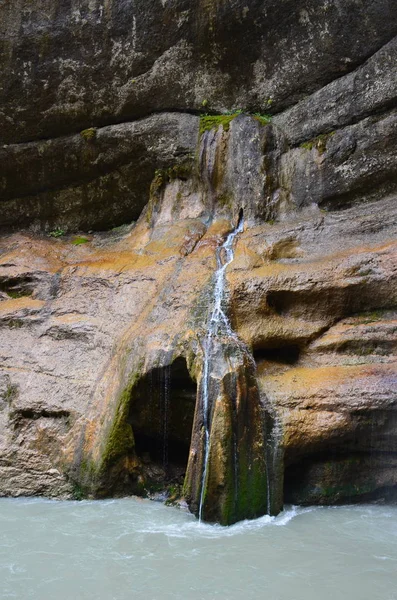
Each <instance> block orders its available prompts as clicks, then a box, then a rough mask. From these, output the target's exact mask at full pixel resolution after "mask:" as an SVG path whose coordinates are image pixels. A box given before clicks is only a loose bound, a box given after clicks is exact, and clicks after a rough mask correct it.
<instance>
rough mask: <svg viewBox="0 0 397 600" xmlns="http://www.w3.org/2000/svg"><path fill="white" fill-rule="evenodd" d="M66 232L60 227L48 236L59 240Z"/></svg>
mask: <svg viewBox="0 0 397 600" xmlns="http://www.w3.org/2000/svg"><path fill="white" fill-rule="evenodd" d="M65 233H66V231H65V230H64V229H62V227H56V228H55V229H53V230H52V231H50V232H49V234H48V235H49V236H50V237H53V238H60V237H62V236H63V235H65Z"/></svg>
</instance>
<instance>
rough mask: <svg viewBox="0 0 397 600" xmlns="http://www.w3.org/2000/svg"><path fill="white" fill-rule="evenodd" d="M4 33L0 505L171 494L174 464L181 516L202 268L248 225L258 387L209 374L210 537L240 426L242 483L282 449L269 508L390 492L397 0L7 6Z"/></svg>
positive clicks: (196, 378) (240, 278)
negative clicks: (261, 423) (257, 411)
mask: <svg viewBox="0 0 397 600" xmlns="http://www.w3.org/2000/svg"><path fill="white" fill-rule="evenodd" d="M0 24H1V25H0V28H1V31H0V33H1V37H0V67H1V71H2V78H1V82H0V137H1V141H2V143H1V146H0V229H1V230H2V232H3V234H2V236H1V238H0V332H1V338H0V339H1V345H0V494H3V495H5V494H8V495H21V494H47V495H54V496H66V497H71V496H72V495H75V496H76V495H80V494H81V493H92V494H94V495H104V494H112V493H126V492H127V493H131V492H133V493H140V494H145V493H147V492H148V491H150V490H153V488H155V487H156V486H157V487H158V486H161V485H165V483H167V484H169V483H172V484H173V485H176V486H177V488H178V490H179V488H180V486H181V483H182V479H183V475H184V473H185V471H186V467H187V463H189V469H190V472H194V473H196V474H195V475H194V477H192V478H191V479H189V477H188V478H187V479H186V480H185V494H186V497H187V498H188V500H189V502H190V504H191V506H192V508H193V510H195V511H196V512H197V493H198V491H197V489H196V488H197V487H198V483H200V482H199V475H197V473H199V474H200V472H201V470H200V469H201V468H202V460H203V456H202V437H200V436H202V429H201V424H202V423H201V421H200V415H199V414H198V412H197V411H199V408H197V407H196V416H194V414H193V412H194V411H193V404H194V397H195V394H196V393H197V389H199V388H200V381H201V377H202V360H203V351H202V340H203V336H204V335H205V330H206V329H205V328H206V324H207V317H208V311H209V303H210V299H211V289H212V288H211V286H212V285H213V274H214V270H215V268H216V260H215V259H216V249H217V247H218V246H219V245H220V244H221V243H222V241H223V240H224V238H225V235H226V234H227V233H228V232H229V231H230V230H231V229H232V228H233V227H234V226H235V225H236V223H237V220H238V219H239V217H241V216H242V215H243V216H244V221H245V229H244V232H243V233H241V235H240V236H239V238H238V240H237V244H236V249H235V259H234V261H233V263H232V264H231V265H230V266H229V267H228V270H227V297H226V299H225V301H226V305H227V309H228V311H229V316H230V318H231V321H232V326H233V329H234V331H235V335H236V336H238V340H239V344H242V343H244V344H245V346H244V348H245V351H246V352H247V353H248V354H247V356H248V355H249V356H251V358H252V360H253V361H255V365H256V374H253V373H254V370H253V366H254V362H252V360H251V361H249V367H248V366H247V368H246V369H245V375H246V376H247V377H246V378H244V373H242V371H244V368H243V366H242V365H243V363H244V361H242V360H240V359H241V356H240V357H239V360H240V362H239V361H238V360H237V359H236V357H235V356H234V355H233V352H231V351H230V355H229V356H228V359H227V360H225V361H224V362H223V363H222V365H221V364H220V365H219V373H218V376H217V379H216V382H215V383H214V384H213V389H214V390H215V389H216V394H215V393H214V398H215V396H216V402H215V400H214V413H213V414H214V415H215V418H214V432H218V433H217V436H215V437H216V439H215V440H214V442H213V450H212V454H211V464H212V465H213V470H212V475H211V477H212V484H211V485H212V488H211V489H210V491H209V494H210V496H211V497H212V498H215V497H217V498H220V499H222V500H221V501H220V503H219V506H215V507H214V511H213V512H212V515H211V517H210V518H214V519H217V518H219V519H221V520H222V519H223V517H222V516H221V517H219V515H221V514H226V513H222V511H223V509H225V510H226V509H228V507H229V508H230V506H231V503H230V493H231V492H230V490H231V488H232V487H233V486H231V484H230V482H231V480H232V479H230V478H228V477H227V468H228V461H229V458H228V457H229V456H230V453H231V451H232V450H231V448H232V447H231V446H230V439H231V438H230V435H231V432H232V431H234V433H233V435H234V434H235V432H236V431H237V430H238V431H241V432H243V433H241V439H242V440H243V444H242V447H243V448H246V447H247V445H248V446H250V444H251V447H252V452H251V454H250V453H248V454H250V457H249V459H247V460H248V462H247V464H248V465H250V468H251V467H252V465H253V464H254V463H255V460H256V458H255V457H257V456H259V454H260V453H261V452H263V453H268V451H269V447H270V446H272V452H273V454H272V461H270V462H271V463H272V464H271V466H269V465H268V467H267V472H268V474H269V476H271V477H272V478H273V485H274V486H275V487H273V490H275V492H274V493H275V496H277V498H276V500H277V499H278V500H280V499H281V500H282V496H283V492H282V489H281V488H282V485H283V482H284V484H285V493H284V498H285V499H287V500H288V501H292V502H303V503H310V502H316V503H333V502H338V501H351V500H356V499H369V498H376V497H384V498H389V497H390V496H391V495H392V494H394V495H395V490H396V488H397V475H396V468H395V467H396V457H397V421H396V403H397V396H396V389H397V386H396V377H395V373H396V361H397V358H396V331H397V330H396V307H397V297H396V290H397V271H396V263H397V261H396V233H397V219H396V198H397V145H396V144H397V119H396V114H397V113H396V107H397V104H396V89H397V85H396V84H397V82H396V69H395V64H396V58H397V53H396V50H397V44H396V39H397V37H396V35H397V10H396V8H395V2H394V0H376V1H374V2H371V3H369V2H365V1H364V0H345V1H343V2H342V1H338V2H329V0H300V1H299V2H297V1H296V0H294V1H292V0H277V1H276V0H266V1H265V0H262V1H259V0H251V1H250V2H240V1H239V0H196V1H195V2H188V1H186V0H168V1H164V0H150V1H149V0H111V1H109V2H106V3H105V2H101V1H100V0H94V1H92V0H90V2H88V1H86V0H73V1H71V2H66V1H64V0H57V1H51V2H49V1H46V0H42V1H40V0H34V1H28V0H18V1H17V2H10V1H8V0H6V1H5V2H2V3H1V5H0ZM227 111H231V112H233V111H234V113H233V114H229V115H226V114H224V113H226V112H227ZM203 112H206V113H209V115H210V116H212V117H213V119H214V120H213V122H212V124H211V125H210V126H207V125H208V121H203V120H202V117H200V113H203ZM241 112H242V113H243V114H241ZM256 112H258V113H261V114H260V115H254V114H253V113H256ZM269 112H270V113H272V114H273V117H272V119H271V121H270V122H269V119H267V118H263V115H264V113H269ZM220 113H222V114H220ZM131 221H137V223H136V224H135V225H124V226H123V227H121V228H119V229H118V230H112V231H109V232H108V233H104V232H102V233H100V232H98V230H101V229H103V230H110V229H112V228H113V227H114V226H116V225H121V224H123V223H131ZM21 228H22V231H19V230H20V229H21ZM78 230H84V232H85V233H82V232H81V231H80V236H83V237H80V238H79V237H76V235H77V234H76V235H73V234H72V232H74V231H78ZM94 231H95V233H93V232H94ZM46 232H47V234H48V232H51V233H52V235H53V236H54V235H59V236H60V239H54V238H53V239H51V238H50V237H48V235H46ZM87 232H88V233H87ZM75 244H76V245H75ZM226 305H225V307H226ZM225 310H226V308H225ZM236 339H237V338H236ZM244 364H245V363H244ZM233 365H234V366H233ZM236 365H237V366H236ZM221 367H222V369H221ZM248 375H249V376H248ZM161 378H162V379H161ZM167 378H169V382H170V383H171V384H172V385H171V388H172V389H173V391H171V396H170V397H169V400H170V407H171V408H170V410H171V416H170V419H171V420H170V429H169V433H170V448H169V456H170V465H169V467H167V468H168V471H167V469H166V468H165V467H164V464H163V462H162V461H163V459H162V456H163V455H162V453H163V446H162V444H163V441H164V435H165V434H164V429H163V427H164V413H163V412H161V411H164V406H163V404H162V402H163V400H162V398H163V397H162V395H161V394H162V393H163V392H161V389H163V388H164V381H166V380H167V381H168V379H167ZM254 380H255V381H254ZM159 382H160V383H159ZM161 382H162V383H161ZM230 382H232V383H233V386H234V387H233V386H232V385H231V383H230ZM161 386H163V387H161ZM232 388H233V389H234V390H238V393H237V394H236V398H235V403H239V402H240V405H239V406H243V407H247V411H249V410H250V407H252V406H253V405H252V404H251V403H250V402H249V399H250V398H253V397H254V396H255V394H259V397H260V403H261V407H262V409H263V412H264V414H266V419H267V421H268V424H269V427H268V431H267V433H266V435H267V437H266V436H265V437H266V440H265V439H264V444H263V448H262V446H261V444H260V443H259V442H258V438H257V436H256V434H257V433H258V432H257V431H256V432H255V431H252V430H251V431H250V432H248V433H247V431H246V429H244V423H243V424H241V423H239V424H238V427H240V429H238V427H237V425H236V423H234V422H233V418H234V417H233V414H234V413H233V402H230V399H231V395H232V394H231V392H230V389H232ZM153 390H155V391H154V392H153ZM159 390H160V391H159ZM255 398H256V399H257V398H258V396H255ZM184 404H186V413H184V414H183V417H182V416H181V415H180V412H181V411H183V406H184ZM173 406H174V413H173V415H172V407H173ZM176 407H177V408H176ZM181 407H182V408H181ZM244 410H245V409H244ZM237 412H238V411H237ZM237 412H236V414H237ZM239 414H240V413H239ZM247 414H248V413H247ZM151 415H152V416H153V419H151ZM197 415H198V416H197ZM194 419H196V420H194ZM236 427H237V429H236ZM192 428H193V429H194V431H193V433H194V436H193V437H194V440H195V442H194V444H193V445H192V446H191V447H190V448H189V443H188V442H187V440H189V439H190V433H191V429H192ZM187 430H188V431H187ZM229 434H230V435H229ZM254 434H255V435H254ZM239 435H240V434H239ZM250 436H251V437H250ZM255 436H256V437H255ZM220 440H223V441H222V442H221V441H220ZM250 440H251V441H250ZM252 440H254V441H252ZM251 442H252V443H251ZM244 444H245V445H244ZM261 456H262V454H261ZM171 457H172V458H171ZM251 459H252V460H251ZM266 459H267V460H268V459H269V456H267V457H266ZM250 461H251V462H250ZM259 462H260V461H259ZM257 463H258V461H257ZM269 464H270V463H269ZM247 473H248V474H249V477H248V476H247ZM250 473H251V474H250ZM246 476H247V477H246ZM251 476H252V471H250V470H249V469H248V470H247V472H246V473H243V474H241V478H240V480H241V481H248V479H249V478H250V477H251ZM251 478H252V477H251ZM276 479H277V481H276V482H275V480H276ZM258 481H261V482H262V481H263V480H262V479H260V478H259V479H258ZM262 487H264V486H262ZM178 493H179V492H178ZM178 493H175V494H176V495H178ZM265 493H266V494H267V493H268V491H267V490H266V491H263V494H265ZM255 501H256V502H257V505H258V506H262V507H264V506H265V504H266V502H265V501H264V498H263V497H262V496H260V495H259V496H258V497H256V498H255ZM241 502H242V505H243V504H244V502H245V503H246V504H245V509H244V510H243V511H242V512H243V513H244V514H245V515H246V516H253V513H250V512H249V510H248V508H247V506H248V505H247V502H248V501H247V498H246V497H243V496H242V500H241ZM221 505H222V506H221ZM242 505H241V506H242ZM229 514H232V513H231V512H229ZM241 514H242V513H239V516H241ZM255 514H256V513H255ZM230 518H231V520H233V519H234V517H230ZM224 521H225V522H228V518H226V517H225V518H224Z"/></svg>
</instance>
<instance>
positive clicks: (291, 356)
mask: <svg viewBox="0 0 397 600" xmlns="http://www.w3.org/2000/svg"><path fill="white" fill-rule="evenodd" d="M300 353H301V349H300V347H299V346H298V345H297V344H285V345H283V344H280V345H270V346H265V347H263V348H255V349H254V353H253V354H254V360H255V362H256V363H258V362H263V361H269V362H275V363H279V364H282V365H294V364H296V363H297V362H298V361H299V357H300Z"/></svg>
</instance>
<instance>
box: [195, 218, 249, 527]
mask: <svg viewBox="0 0 397 600" xmlns="http://www.w3.org/2000/svg"><path fill="white" fill-rule="evenodd" d="M243 227H244V219H243V217H242V215H241V217H240V218H239V222H238V224H237V227H236V229H234V230H233V231H232V232H231V233H229V235H228V236H227V238H226V240H225V241H224V242H223V244H222V245H221V246H219V247H218V248H217V252H216V263H217V270H216V273H215V286H214V308H213V310H212V313H211V318H210V321H209V325H208V331H207V335H206V338H205V341H204V347H203V350H204V370H203V378H202V388H201V389H202V391H201V395H202V405H203V414H204V434H205V437H204V470H203V475H202V478H201V492H200V505H199V521H201V520H202V513H203V504H204V496H205V488H206V483H207V475H208V458H209V438H210V431H209V425H210V424H209V384H210V365H211V356H212V347H213V340H214V338H216V337H217V335H218V334H219V330H220V327H221V326H222V323H223V325H224V327H225V328H226V332H227V334H228V335H230V336H232V337H234V335H233V332H232V328H231V325H230V322H229V319H228V318H227V316H226V314H225V313H224V311H223V310H222V301H223V296H224V290H225V271H226V268H227V266H228V265H230V263H231V262H232V260H233V258H234V251H233V242H234V240H235V238H236V236H237V235H238V234H239V233H241V231H242V230H243ZM223 254H224V255H225V258H224V260H223ZM235 462H236V460H235Z"/></svg>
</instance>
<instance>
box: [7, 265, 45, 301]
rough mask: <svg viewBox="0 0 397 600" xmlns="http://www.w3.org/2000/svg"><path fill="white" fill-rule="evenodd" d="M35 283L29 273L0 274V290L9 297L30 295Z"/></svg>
mask: <svg viewBox="0 0 397 600" xmlns="http://www.w3.org/2000/svg"><path fill="white" fill-rule="evenodd" d="M3 266H4V265H3ZM35 283H36V281H35V279H34V278H33V277H30V276H29V275H20V276H15V277H7V276H0V292H4V293H5V294H7V296H9V297H10V298H22V297H24V296H31V295H32V294H33V291H34V285H35Z"/></svg>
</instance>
